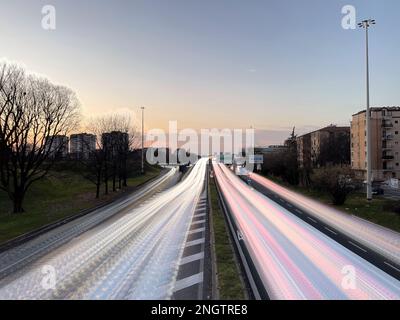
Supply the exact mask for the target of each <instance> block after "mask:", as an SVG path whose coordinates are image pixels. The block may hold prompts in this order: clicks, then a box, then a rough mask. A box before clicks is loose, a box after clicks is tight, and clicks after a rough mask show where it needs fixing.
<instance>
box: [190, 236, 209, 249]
mask: <svg viewBox="0 0 400 320" xmlns="http://www.w3.org/2000/svg"><path fill="white" fill-rule="evenodd" d="M204 242H205V238H201V239H196V240H193V241H189V242H186V246H185V247H186V248H187V247H191V246H195V245H197V244H202V243H204Z"/></svg>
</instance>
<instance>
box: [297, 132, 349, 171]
mask: <svg viewBox="0 0 400 320" xmlns="http://www.w3.org/2000/svg"><path fill="white" fill-rule="evenodd" d="M340 138H341V140H340ZM296 142H297V161H298V163H299V166H300V168H315V167H318V166H320V165H325V164H329V163H333V164H336V163H341V164H349V163H350V154H349V151H348V150H349V149H350V145H349V144H350V127H343V126H342V127H339V126H335V125H330V126H327V127H325V128H322V129H319V130H316V131H313V132H310V133H307V134H305V135H302V136H299V137H297V139H296ZM342 144H345V145H342ZM333 147H334V148H335V149H337V150H330V148H333ZM343 151H345V152H343ZM346 153H347V156H346Z"/></svg>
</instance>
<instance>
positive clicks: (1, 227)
mask: <svg viewBox="0 0 400 320" xmlns="http://www.w3.org/2000/svg"><path fill="white" fill-rule="evenodd" d="M159 174H160V169H159V168H156V167H150V168H149V169H148V170H147V172H146V174H145V175H139V176H137V177H133V178H129V179H128V188H126V189H125V192H128V191H131V190H132V189H133V188H134V187H135V186H137V185H139V184H141V183H143V182H145V181H147V180H149V179H151V178H153V177H155V176H157V175H159ZM95 190H96V188H95V186H94V184H92V183H91V182H89V181H88V180H86V179H84V178H83V177H82V176H80V175H79V174H77V173H74V172H70V171H64V172H63V171H61V172H60V171H58V172H50V174H49V175H48V176H46V177H45V178H44V179H43V180H41V181H39V182H37V183H36V184H33V185H32V187H31V189H29V190H28V193H27V196H26V199H25V202H24V209H25V213H23V214H20V215H13V214H11V212H12V203H11V201H10V200H9V198H8V196H7V195H6V194H5V193H4V192H2V191H0V243H3V242H5V241H7V240H10V239H12V238H15V237H17V236H19V235H22V234H24V233H26V232H29V231H32V230H35V229H37V228H39V227H41V226H44V225H46V224H49V223H51V222H54V221H57V220H59V219H62V218H66V217H69V216H71V215H74V214H77V213H78V212H79V211H81V210H84V209H88V208H92V207H94V206H96V205H99V204H101V203H102V202H104V201H107V200H112V199H113V198H114V197H116V196H117V195H118V194H120V192H114V193H113V192H110V194H109V195H108V196H105V195H102V196H101V198H100V199H95Z"/></svg>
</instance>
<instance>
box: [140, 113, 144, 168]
mask: <svg viewBox="0 0 400 320" xmlns="http://www.w3.org/2000/svg"><path fill="white" fill-rule="evenodd" d="M140 109H142V174H144V107H141V108H140Z"/></svg>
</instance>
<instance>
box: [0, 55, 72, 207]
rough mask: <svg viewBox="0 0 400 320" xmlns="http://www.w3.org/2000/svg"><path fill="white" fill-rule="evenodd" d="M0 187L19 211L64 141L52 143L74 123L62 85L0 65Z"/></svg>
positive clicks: (69, 98)
mask: <svg viewBox="0 0 400 320" xmlns="http://www.w3.org/2000/svg"><path fill="white" fill-rule="evenodd" d="M0 111H1V112H0V180H1V181H0V188H1V189H2V190H4V191H5V192H7V194H8V196H9V197H10V199H11V200H12V201H13V204H14V213H21V212H23V211H24V210H23V206H22V205H23V201H24V198H25V195H26V192H27V191H28V189H29V188H30V187H31V185H32V184H33V183H35V182H36V181H38V180H40V179H42V178H43V177H44V176H45V175H46V174H47V173H48V171H49V170H50V168H51V167H52V165H53V163H54V157H53V155H54V154H58V153H59V152H60V150H61V149H63V148H65V145H63V144H62V143H58V142H57V141H56V139H57V137H59V136H65V135H67V134H68V133H69V132H70V131H71V130H72V129H73V128H75V126H76V125H77V123H78V120H79V117H78V115H79V102H78V99H77V97H76V95H75V94H74V92H73V91H71V90H70V89H68V88H65V87H62V86H56V85H53V84H51V83H50V82H49V81H48V80H46V79H42V78H38V77H35V76H32V75H27V74H26V73H25V71H24V70H23V69H22V68H21V67H18V66H16V65H10V64H6V63H2V64H0Z"/></svg>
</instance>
